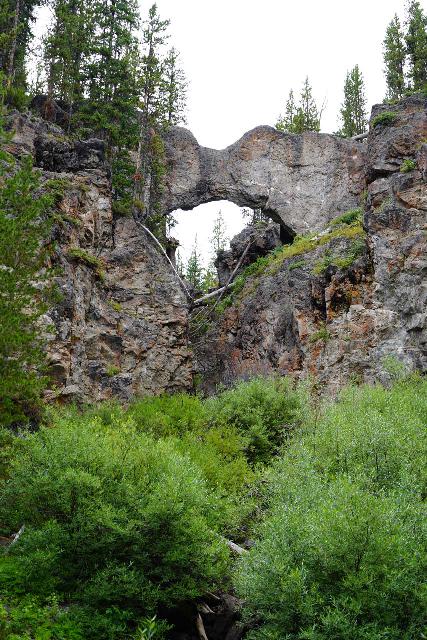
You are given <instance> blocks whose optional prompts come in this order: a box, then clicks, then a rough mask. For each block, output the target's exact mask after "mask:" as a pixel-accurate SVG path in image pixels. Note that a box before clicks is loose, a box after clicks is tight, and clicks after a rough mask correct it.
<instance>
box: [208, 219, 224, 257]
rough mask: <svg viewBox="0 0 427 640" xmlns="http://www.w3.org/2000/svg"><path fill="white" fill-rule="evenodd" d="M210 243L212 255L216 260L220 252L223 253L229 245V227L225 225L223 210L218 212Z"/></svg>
mask: <svg viewBox="0 0 427 640" xmlns="http://www.w3.org/2000/svg"><path fill="white" fill-rule="evenodd" d="M209 241H210V244H211V249H212V255H213V258H214V259H215V258H216V256H217V254H218V253H219V251H223V250H224V249H225V247H226V246H227V243H228V237H227V225H226V224H225V220H224V216H223V215H222V211H221V210H219V211H218V214H217V217H216V218H215V220H214V225H213V229H212V235H211V237H210V238H209Z"/></svg>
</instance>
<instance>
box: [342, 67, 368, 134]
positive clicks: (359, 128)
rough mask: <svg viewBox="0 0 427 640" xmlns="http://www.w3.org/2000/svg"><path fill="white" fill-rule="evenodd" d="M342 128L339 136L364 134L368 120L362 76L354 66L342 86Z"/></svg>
mask: <svg viewBox="0 0 427 640" xmlns="http://www.w3.org/2000/svg"><path fill="white" fill-rule="evenodd" d="M341 120H342V127H341V130H340V135H342V136H343V137H345V138H351V137H352V136H357V135H360V134H362V133H365V131H366V128H367V125H368V120H367V116H366V98H365V85H364V82H363V76H362V73H361V71H360V69H359V66H358V65H356V66H355V67H353V69H352V70H351V71H349V72H347V76H346V80H345V85H344V103H343V105H342V107H341Z"/></svg>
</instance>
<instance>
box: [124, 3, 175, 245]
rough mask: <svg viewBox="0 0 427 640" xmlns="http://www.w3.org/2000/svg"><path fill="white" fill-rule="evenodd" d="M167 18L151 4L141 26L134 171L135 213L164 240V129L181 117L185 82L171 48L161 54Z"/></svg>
mask: <svg viewBox="0 0 427 640" xmlns="http://www.w3.org/2000/svg"><path fill="white" fill-rule="evenodd" d="M168 26H169V20H161V19H160V17H159V15H158V11H157V6H156V5H155V4H154V5H153V6H152V7H151V8H150V10H149V13H148V19H147V20H146V22H145V24H144V29H143V55H142V64H141V94H142V95H141V114H140V134H139V145H138V156H137V157H138V159H137V167H136V172H135V188H134V206H133V214H134V216H135V217H138V218H141V217H142V218H143V219H144V220H146V223H147V225H148V226H149V227H150V229H151V231H152V232H153V233H155V235H156V236H157V237H158V238H159V239H160V240H161V241H163V242H164V241H165V238H166V235H167V228H168V226H173V224H171V222H172V221H171V220H170V219H169V217H168V216H167V215H164V214H163V212H162V211H161V210H160V200H161V194H162V190H163V176H164V173H165V171H166V169H165V163H164V147H163V137H162V136H163V133H164V131H165V130H166V129H167V128H168V127H169V126H170V125H172V124H178V122H182V120H183V110H184V106H185V90H186V82H185V79H184V75H183V72H182V70H181V69H180V68H179V66H178V63H177V60H178V53H177V52H176V51H175V50H174V49H172V50H171V51H170V52H169V54H167V55H166V57H165V56H164V54H163V51H164V47H165V44H166V42H167V40H168V37H169V36H168V34H167V29H168Z"/></svg>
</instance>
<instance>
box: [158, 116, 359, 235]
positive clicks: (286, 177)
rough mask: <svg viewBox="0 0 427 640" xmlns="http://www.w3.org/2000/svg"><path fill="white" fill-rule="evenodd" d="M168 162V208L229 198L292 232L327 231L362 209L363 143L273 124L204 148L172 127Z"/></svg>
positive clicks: (191, 206)
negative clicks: (297, 132) (220, 146)
mask: <svg viewBox="0 0 427 640" xmlns="http://www.w3.org/2000/svg"><path fill="white" fill-rule="evenodd" d="M166 157H167V162H168V178H167V185H166V189H165V197H164V208H165V210H168V211H173V210H174V209H179V208H181V209H192V208H194V207H196V206H197V205H199V204H203V203H204V202H210V201H212V200H230V201H231V202H234V203H236V204H237V205H239V206H242V207H243V206H248V207H252V208H261V209H263V210H264V211H265V212H266V213H268V214H269V215H270V216H271V217H272V218H273V219H274V220H275V221H276V222H281V223H282V224H283V225H284V227H285V228H288V229H290V230H292V231H293V232H294V233H306V232H307V231H315V230H319V229H322V228H323V227H325V225H326V224H327V222H328V221H329V220H331V218H333V217H335V216H336V215H338V213H341V212H342V211H345V210H347V209H350V208H351V207H354V206H357V205H358V202H359V196H360V193H361V192H362V190H363V185H364V179H365V178H364V171H365V146H364V145H361V144H360V143H358V142H353V141H350V140H343V139H341V138H338V137H336V136H331V135H327V134H321V133H305V134H303V135H292V134H288V133H282V132H280V131H277V129H274V128H272V127H267V126H262V127H257V128H256V129H253V130H252V131H249V132H248V133H246V134H245V135H244V136H243V137H242V138H241V139H240V140H238V141H237V142H236V143H234V144H233V145H231V146H230V147H227V148H226V149H223V150H222V151H217V150H215V149H207V148H205V147H201V146H199V144H198V143H197V140H196V139H195V138H194V136H193V135H192V133H190V131H188V130H187V129H182V128H180V127H174V128H173V129H171V131H170V132H169V133H168V135H167V138H166Z"/></svg>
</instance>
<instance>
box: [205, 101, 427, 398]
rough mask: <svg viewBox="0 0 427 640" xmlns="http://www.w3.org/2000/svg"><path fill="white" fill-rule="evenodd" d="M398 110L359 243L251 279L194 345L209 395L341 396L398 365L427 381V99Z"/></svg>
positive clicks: (370, 160)
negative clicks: (238, 388)
mask: <svg viewBox="0 0 427 640" xmlns="http://www.w3.org/2000/svg"><path fill="white" fill-rule="evenodd" d="M384 110H390V106H388V105H387V106H384V105H378V106H376V107H375V108H374V110H373V115H374V116H375V115H377V114H378V113H380V112H381V111H384ZM393 111H394V112H395V119H394V121H393V123H392V124H390V125H388V126H386V125H381V124H379V125H377V126H375V127H372V126H371V130H370V133H369V137H368V140H367V143H366V145H365V151H364V153H366V158H367V160H366V175H367V182H366V188H367V190H366V204H365V207H364V220H363V226H364V235H363V236H362V235H361V236H360V237H359V238H358V244H357V245H355V239H353V238H348V237H346V236H345V234H344V236H343V237H341V238H339V237H338V238H332V240H331V242H328V243H327V244H325V245H322V246H319V247H317V248H316V249H315V250H307V251H302V252H301V254H300V255H296V256H294V257H290V258H288V259H285V260H283V261H282V262H281V263H280V264H278V265H277V267H276V268H275V269H272V270H270V271H268V270H267V271H266V272H265V273H262V274H261V275H256V276H253V277H249V278H248V279H247V281H246V284H245V287H244V288H243V290H242V291H241V292H240V293H239V294H238V295H237V296H235V298H234V299H232V302H231V305H229V306H228V307H227V308H226V309H225V310H224V312H223V313H221V314H220V315H218V316H216V317H215V318H214V319H213V320H212V322H211V325H210V327H209V329H208V330H207V331H206V332H205V333H203V335H202V336H199V337H197V339H195V351H196V357H197V367H198V372H199V374H200V378H201V380H202V388H203V389H204V390H205V391H207V392H212V391H214V390H215V388H216V386H217V385H218V384H225V385H230V384H231V383H233V382H234V381H235V380H236V379H239V378H240V379H241V378H249V377H251V376H253V375H259V374H271V373H275V372H276V373H280V374H282V375H285V374H287V375H293V376H295V377H296V378H301V377H307V376H312V377H313V379H315V380H316V381H317V382H318V383H320V384H321V385H322V386H324V387H326V388H327V389H328V391H329V392H332V393H335V392H336V391H337V390H339V389H340V388H341V387H342V386H343V385H344V384H346V383H347V382H348V381H349V380H352V379H354V380H360V381H365V382H375V381H377V380H382V381H384V382H386V381H387V380H388V379H389V376H390V371H389V367H390V365H389V363H390V358H392V362H396V361H400V363H401V365H402V366H403V367H404V368H405V369H406V370H407V371H408V370H418V371H421V372H426V371H427V234H426V230H427V185H426V177H427V172H426V168H427V144H426V141H427V100H426V99H425V98H422V97H420V96H412V97H411V98H408V99H406V100H404V101H402V102H401V103H400V104H398V105H396V106H393ZM405 161H406V164H405ZM408 161H411V162H409V163H408ZM401 169H403V171H404V172H402V171H401ZM408 169H409V170H408ZM355 246H356V248H357V251H356V250H355ZM352 256H353V257H352ZM319 265H323V268H320V269H319Z"/></svg>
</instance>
